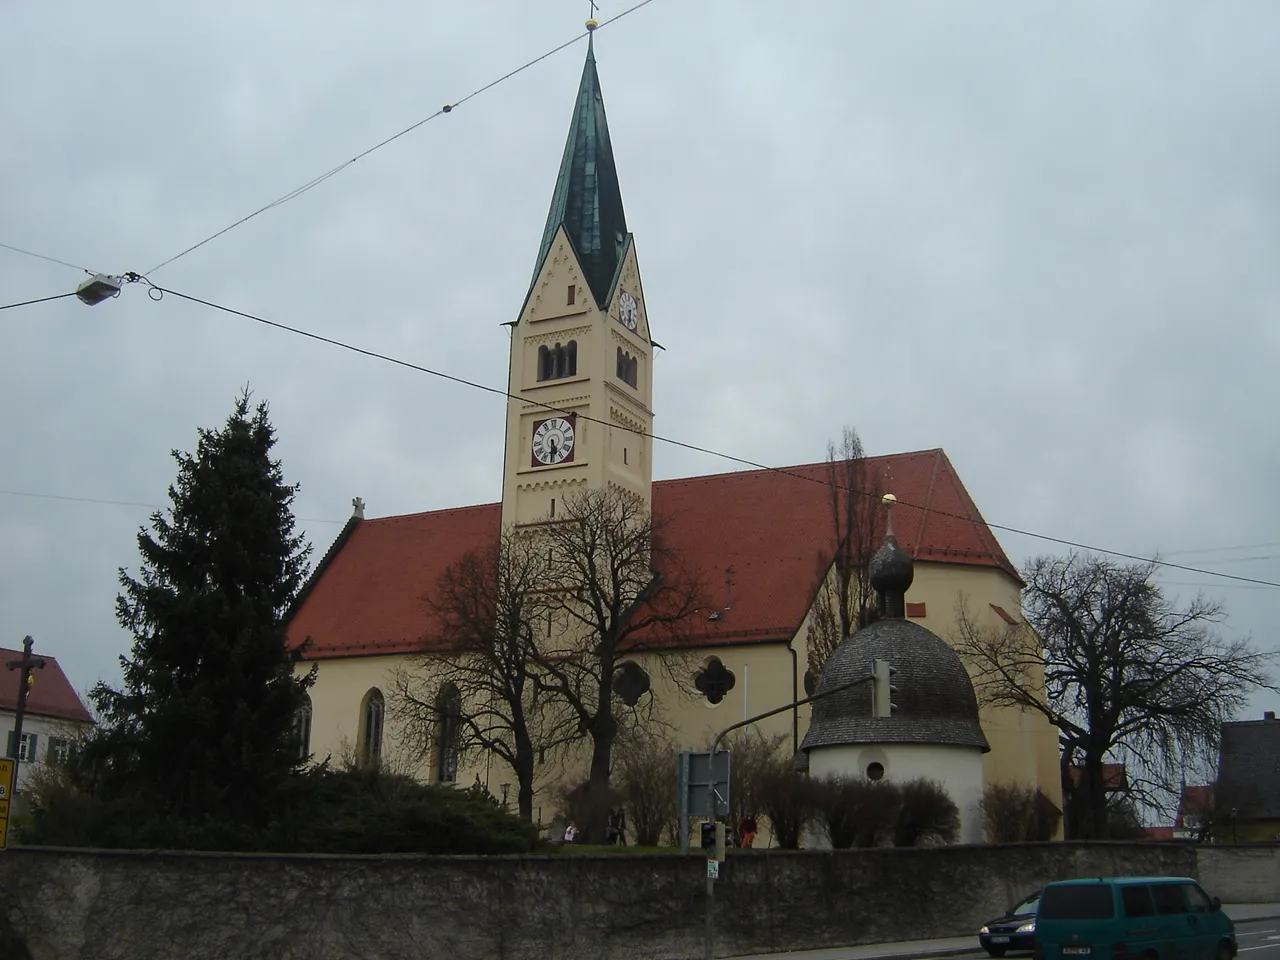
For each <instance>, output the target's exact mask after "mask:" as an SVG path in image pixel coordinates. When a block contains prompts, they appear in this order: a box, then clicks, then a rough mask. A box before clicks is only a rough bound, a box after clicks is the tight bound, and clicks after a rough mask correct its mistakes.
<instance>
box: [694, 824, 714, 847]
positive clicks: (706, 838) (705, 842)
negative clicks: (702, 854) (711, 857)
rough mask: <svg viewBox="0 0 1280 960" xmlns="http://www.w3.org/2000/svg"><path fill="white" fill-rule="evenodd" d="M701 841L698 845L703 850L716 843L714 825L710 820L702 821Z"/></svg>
mask: <svg viewBox="0 0 1280 960" xmlns="http://www.w3.org/2000/svg"><path fill="white" fill-rule="evenodd" d="M700 839H701V842H700V843H699V844H698V846H700V847H702V849H703V850H710V849H711V848H713V847H714V846H715V845H716V825H715V824H714V823H712V822H711V821H710V820H704V821H703V822H702V832H701V837H700Z"/></svg>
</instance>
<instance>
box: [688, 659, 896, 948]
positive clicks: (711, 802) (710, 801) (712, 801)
mask: <svg viewBox="0 0 1280 960" xmlns="http://www.w3.org/2000/svg"><path fill="white" fill-rule="evenodd" d="M872 679H873V678H872V677H859V678H858V679H857V680H850V681H848V682H847V683H841V684H838V685H837V686H834V687H832V688H831V689H830V690H822V691H820V692H818V693H815V694H814V695H813V696H811V697H805V698H804V699H803V700H796V701H794V702H792V703H786V704H783V705H782V706H780V707H775V708H774V709H772V710H766V711H765V712H764V713H757V714H756V715H755V716H754V717H748V718H747V719H746V720H739V721H738V722H737V723H733V724H730V725H729V726H727V727H725V728H724V729H723V730H721V731H720V732H719V733H718V734H716V738H715V739H714V740H713V741H711V760H710V769H711V783H710V784H709V785H708V789H707V821H708V822H709V823H712V824H714V823H715V822H716V796H717V794H716V775H715V772H716V753H717V752H718V751H719V749H720V741H721V740H723V739H724V738H725V734H728V733H731V732H732V731H734V730H737V729H738V728H739V727H745V726H748V725H750V724H753V723H756V722H757V721H759V720H765V719H767V718H769V717H772V716H774V715H776V714H779V713H785V712H786V711H788V710H794V709H795V708H797V707H802V706H804V705H805V704H806V703H813V701H815V700H821V699H822V698H823V697H829V696H831V695H832V694H833V693H839V692H840V691H842V690H848V689H849V688H850V687H856V686H858V685H859V684H862V683H870V682H871V681H872ZM715 896H716V882H715V881H714V880H712V879H711V871H710V870H708V871H707V917H706V933H705V934H704V935H703V938H702V942H703V953H702V955H703V957H704V958H705V960H715V954H716V911H715V906H716V900H715Z"/></svg>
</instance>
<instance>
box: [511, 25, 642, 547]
mask: <svg viewBox="0 0 1280 960" xmlns="http://www.w3.org/2000/svg"><path fill="white" fill-rule="evenodd" d="M588 29H594V22H589V23H588ZM592 41H593V37H592V36H590V35H589V36H588V40H587V61H586V64H585V65H584V67H583V69H582V82H581V83H580V84H579V85H578V98H577V101H576V102H575V103H574V108H573V118H572V120H571V121H570V123H569V137H568V140H567V142H566V143H565V148H564V157H563V158H562V159H561V161H560V174H559V176H558V177H557V178H556V185H555V192H554V193H553V194H552V196H551V210H550V212H549V213H548V214H547V224H546V228H545V229H544V231H543V234H542V243H541V245H540V247H539V249H538V259H537V264H536V267H535V270H534V274H533V281H532V283H531V284H530V286H529V292H528V294H527V295H526V297H525V301H524V306H523V307H522V308H521V310H520V314H519V317H518V318H517V320H516V321H515V323H514V324H513V325H512V327H511V372H510V376H509V381H508V386H507V389H508V391H509V392H510V394H511V395H512V398H511V399H508V401H507V433H506V444H507V446H506V457H505V463H506V470H505V476H504V477H503V488H502V520H503V523H504V524H510V525H515V526H520V525H524V524H530V523H539V522H543V521H547V520H554V519H555V517H556V512H557V505H558V504H563V502H564V498H565V497H568V496H572V495H573V494H574V493H575V492H578V491H581V490H586V489H608V488H613V489H619V490H623V491H626V492H629V493H632V494H634V495H635V496H637V497H640V498H641V499H642V500H643V502H644V504H645V506H646V508H648V507H649V506H650V505H651V503H652V498H651V486H652V477H653V473H652V463H653V444H652V439H651V438H652V433H653V406H652V404H653V341H652V340H651V339H650V336H649V320H648V314H647V312H646V310H645V303H644V291H643V288H642V287H641V285H640V269H639V266H638V265H637V262H636V253H635V243H634V240H633V238H632V236H631V234H630V233H628V232H627V222H626V217H625V215H624V213H623V209H622V191H621V189H620V188H619V186H618V172H617V169H616V167H615V166H614V161H613V147H612V145H611V144H610V142H609V125H608V122H607V121H606V119H605V110H604V98H603V96H602V95H601V92H600V78H599V76H598V75H597V73H596V59H595V50H594V46H593V42H592Z"/></svg>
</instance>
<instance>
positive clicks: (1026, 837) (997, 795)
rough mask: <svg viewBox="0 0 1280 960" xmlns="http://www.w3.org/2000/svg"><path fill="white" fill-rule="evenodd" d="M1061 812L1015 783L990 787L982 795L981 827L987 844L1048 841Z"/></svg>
mask: <svg viewBox="0 0 1280 960" xmlns="http://www.w3.org/2000/svg"><path fill="white" fill-rule="evenodd" d="M1061 819H1062V811H1061V810H1059V809H1058V808H1057V807H1056V806H1054V803H1053V801H1052V800H1050V799H1049V798H1048V797H1046V796H1045V795H1044V793H1043V792H1041V791H1040V790H1038V789H1036V788H1035V787H1032V786H1026V785H1024V784H1017V783H993V784H991V785H990V786H989V787H987V789H986V791H985V792H984V793H983V795H982V826H983V831H984V832H985V834H986V838H987V840H988V842H990V843H1028V842H1034V841H1040V840H1052V839H1053V837H1054V834H1055V833H1057V832H1058V822H1059V821H1060V820H1061Z"/></svg>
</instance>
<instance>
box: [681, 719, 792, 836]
mask: <svg viewBox="0 0 1280 960" xmlns="http://www.w3.org/2000/svg"><path fill="white" fill-rule="evenodd" d="M789 740H790V738H789V737H788V736H787V735H786V734H785V733H778V734H774V735H773V736H766V735H765V734H763V733H761V732H760V731H758V730H752V729H746V728H744V729H742V730H737V731H735V732H734V733H732V734H730V735H729V737H728V738H726V739H725V740H724V743H723V749H725V750H728V751H729V756H730V761H731V762H730V764H729V827H730V828H731V829H735V830H736V829H737V828H738V825H739V824H741V823H742V821H743V819H745V818H746V817H750V818H751V819H752V820H758V819H759V818H760V817H761V816H762V815H763V813H764V796H763V789H764V782H765V779H766V777H767V776H768V773H769V771H770V770H771V769H772V765H773V763H774V761H775V760H776V759H777V758H778V757H780V756H787V757H789V756H790V753H789V751H787V750H785V749H784V747H783V745H784V744H786V743H787V742H788V741H789ZM710 746H711V745H710V744H707V747H708V748H710ZM695 812H699V811H695Z"/></svg>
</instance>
